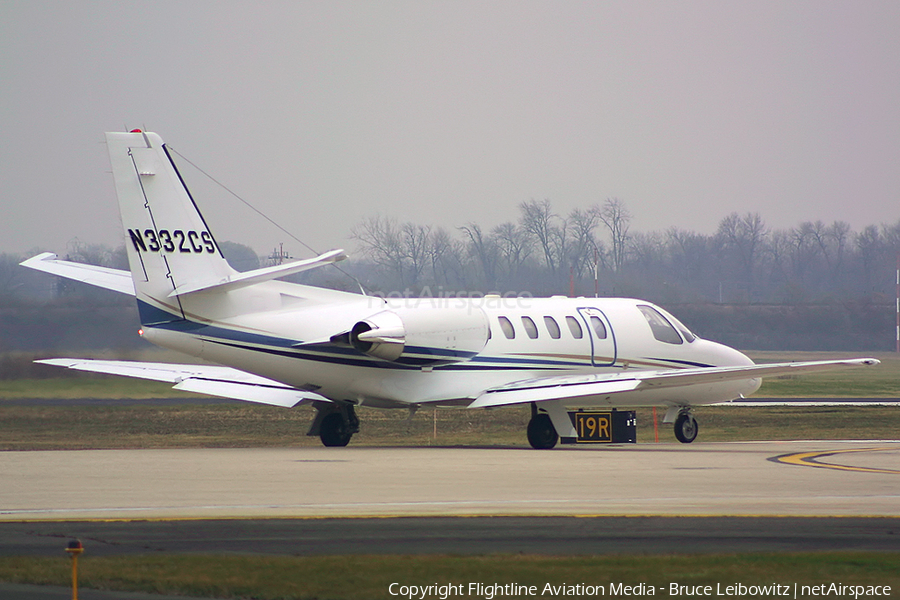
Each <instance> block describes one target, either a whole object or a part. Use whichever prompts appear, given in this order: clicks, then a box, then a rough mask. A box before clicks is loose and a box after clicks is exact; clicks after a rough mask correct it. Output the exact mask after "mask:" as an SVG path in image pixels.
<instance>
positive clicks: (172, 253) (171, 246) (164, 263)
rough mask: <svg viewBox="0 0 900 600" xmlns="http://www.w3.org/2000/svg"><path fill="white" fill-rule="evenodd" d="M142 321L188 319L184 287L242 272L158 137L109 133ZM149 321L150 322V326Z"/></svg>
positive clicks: (144, 133) (134, 133)
mask: <svg viewBox="0 0 900 600" xmlns="http://www.w3.org/2000/svg"><path fill="white" fill-rule="evenodd" d="M106 142H107V146H108V149H109V157H110V162H111V163H112V172H113V178H114V180H115V186H116V194H117V196H118V199H119V210H120V211H121V215H122V225H123V227H124V229H125V237H126V239H125V246H126V248H127V251H128V262H129V266H130V268H131V276H132V279H133V280H134V289H135V294H136V296H137V299H138V306H139V307H140V308H141V321H142V323H144V324H149V322H156V323H159V322H162V321H174V320H180V319H182V318H184V314H183V311H182V307H181V302H180V300H179V298H178V295H177V293H175V294H173V293H174V292H176V290H178V288H179V287H182V288H183V287H184V286H186V285H190V284H192V283H194V282H197V281H204V282H209V284H208V285H212V284H214V283H216V282H220V281H227V280H229V279H230V278H231V277H233V276H234V275H235V274H236V273H237V272H236V271H235V270H234V269H232V268H231V266H230V265H229V264H228V262H227V261H226V260H225V257H224V256H223V255H222V253H221V251H220V250H219V246H218V244H217V243H216V240H215V238H214V237H213V235H212V232H210V230H209V227H208V226H207V224H206V221H205V220H204V219H203V215H202V214H201V213H200V210H199V209H198V208H197V205H196V203H195V202H194V199H193V198H192V197H191V194H190V192H189V191H188V189H187V187H186V186H185V183H184V180H183V179H182V177H181V174H180V173H179V172H178V168H177V167H176V166H175V163H174V162H173V161H172V157H171V155H170V154H169V150H168V149H167V148H166V146H165V144H164V143H163V141H162V139H161V138H160V137H159V136H158V135H157V134H155V133H149V132H143V131H140V130H134V131H132V132H130V133H107V134H106ZM148 320H149V321H148Z"/></svg>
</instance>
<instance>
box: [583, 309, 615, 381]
mask: <svg viewBox="0 0 900 600" xmlns="http://www.w3.org/2000/svg"><path fill="white" fill-rule="evenodd" d="M578 314H579V315H580V316H581V319H582V321H584V325H585V326H586V328H587V336H588V338H590V340H591V364H592V365H594V366H595V367H608V366H611V365H613V364H615V362H616V335H615V333H614V332H613V328H612V325H610V322H609V319H607V318H606V315H605V314H604V313H603V311H602V310H600V309H599V308H593V307H587V306H586V307H581V308H579V309H578Z"/></svg>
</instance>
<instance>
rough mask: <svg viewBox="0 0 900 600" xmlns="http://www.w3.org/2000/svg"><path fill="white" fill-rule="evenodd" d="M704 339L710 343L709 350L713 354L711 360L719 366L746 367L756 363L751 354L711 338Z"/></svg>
mask: <svg viewBox="0 0 900 600" xmlns="http://www.w3.org/2000/svg"><path fill="white" fill-rule="evenodd" d="M703 341H704V342H706V344H708V345H709V352H710V354H712V356H713V360H712V361H711V362H712V363H713V364H714V365H715V366H717V367H746V366H750V365H753V364H755V363H754V362H753V360H751V359H750V357H749V356H747V355H746V354H744V353H743V352H740V351H738V350H735V349H734V348H732V347H731V346H726V345H725V344H720V343H719V342H710V341H709V340H703Z"/></svg>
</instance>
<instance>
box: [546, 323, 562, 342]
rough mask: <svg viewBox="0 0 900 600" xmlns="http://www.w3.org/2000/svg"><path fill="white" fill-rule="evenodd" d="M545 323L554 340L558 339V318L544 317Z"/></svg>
mask: <svg viewBox="0 0 900 600" xmlns="http://www.w3.org/2000/svg"><path fill="white" fill-rule="evenodd" d="M544 325H546V326H547V332H548V333H549V334H550V337H551V338H553V339H554V340H558V339H559V324H557V322H556V319H554V318H553V317H544Z"/></svg>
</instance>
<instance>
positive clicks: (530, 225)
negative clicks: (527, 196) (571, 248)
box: [519, 200, 559, 274]
mask: <svg viewBox="0 0 900 600" xmlns="http://www.w3.org/2000/svg"><path fill="white" fill-rule="evenodd" d="M519 212H520V213H521V214H520V215H519V223H520V224H521V226H522V229H524V230H525V231H527V232H528V233H529V234H530V235H532V236H534V239H535V240H537V243H538V245H539V246H540V248H541V250H542V252H543V254H544V263H545V264H546V265H547V268H548V269H549V270H550V272H551V273H553V274H556V272H557V270H558V268H559V261H558V260H557V256H556V249H557V247H558V243H557V238H558V236H559V231H558V227H557V226H556V225H555V223H554V221H555V220H556V218H557V217H556V215H555V214H553V210H552V209H551V207H550V201H549V200H543V201H541V202H538V201H537V200H531V201H530V202H522V203H521V204H520V205H519Z"/></svg>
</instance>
